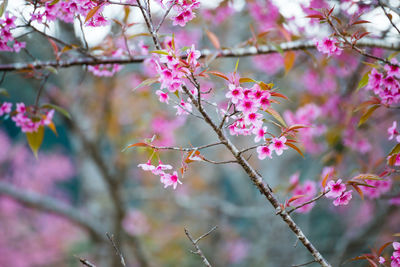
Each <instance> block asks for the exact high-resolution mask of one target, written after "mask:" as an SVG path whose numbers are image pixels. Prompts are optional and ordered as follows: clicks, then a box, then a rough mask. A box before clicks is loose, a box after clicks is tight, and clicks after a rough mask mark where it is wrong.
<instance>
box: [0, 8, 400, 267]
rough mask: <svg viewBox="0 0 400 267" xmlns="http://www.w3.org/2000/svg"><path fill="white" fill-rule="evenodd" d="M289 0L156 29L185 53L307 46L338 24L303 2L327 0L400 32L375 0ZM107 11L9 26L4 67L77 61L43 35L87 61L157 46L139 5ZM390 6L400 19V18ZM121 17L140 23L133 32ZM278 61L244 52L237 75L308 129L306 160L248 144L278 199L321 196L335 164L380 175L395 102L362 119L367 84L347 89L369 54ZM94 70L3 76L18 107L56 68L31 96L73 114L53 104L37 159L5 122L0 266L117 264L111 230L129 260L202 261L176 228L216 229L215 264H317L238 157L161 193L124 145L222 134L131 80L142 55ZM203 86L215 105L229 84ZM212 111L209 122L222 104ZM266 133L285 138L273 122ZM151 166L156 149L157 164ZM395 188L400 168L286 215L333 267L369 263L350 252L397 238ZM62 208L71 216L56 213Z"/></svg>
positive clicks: (1, 126) (197, 140)
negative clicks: (341, 197) (99, 19)
mask: <svg viewBox="0 0 400 267" xmlns="http://www.w3.org/2000/svg"><path fill="white" fill-rule="evenodd" d="M9 2H10V3H9V6H8V8H7V10H8V11H9V12H11V13H12V14H14V15H16V16H18V22H19V23H23V18H25V19H26V18H27V17H29V14H30V13H31V12H32V3H28V2H25V3H24V1H20V2H21V3H19V2H17V1H15V3H13V2H12V1H9ZM295 2H296V3H293V1H222V2H219V1H201V4H202V5H201V7H200V9H198V10H196V18H195V19H194V20H193V21H191V22H190V23H188V25H186V26H185V27H184V28H183V27H180V26H172V23H171V21H170V20H169V18H168V19H167V20H166V22H165V23H164V25H163V26H162V27H161V30H160V36H161V37H162V38H164V37H166V36H171V35H172V33H173V34H174V36H175V41H176V43H177V46H178V47H184V46H190V45H191V44H196V48H198V49H200V50H201V49H211V50H212V49H215V47H214V45H215V44H214V45H213V43H212V41H210V37H209V36H210V34H209V33H210V32H211V33H213V34H214V35H215V36H217V38H218V40H219V42H220V45H221V47H222V48H225V47H226V48H239V47H247V46H251V45H264V44H279V43H281V42H287V41H295V40H312V39H313V38H321V37H323V36H326V35H329V34H330V33H331V31H330V29H329V27H328V26H327V25H321V24H318V22H315V21H313V20H310V19H308V18H305V16H306V15H307V14H309V13H308V12H310V9H309V7H310V5H317V6H318V5H320V6H318V7H319V8H326V7H332V6H335V7H336V8H335V13H336V15H337V16H338V17H340V18H342V19H343V21H346V19H348V18H349V17H351V16H352V15H354V14H359V13H360V12H364V15H363V16H362V18H363V19H372V21H373V23H371V24H370V25H368V26H367V27H368V28H366V29H364V28H362V27H365V26H364V25H361V26H360V29H363V30H368V31H371V32H372V34H371V37H374V38H388V39H387V40H398V35H395V34H396V33H395V32H394V30H393V28H392V27H391V25H390V24H389V23H388V22H387V21H386V17H385V15H384V14H383V12H382V10H381V9H380V7H379V6H377V5H375V4H374V2H373V1H357V2H356V3H353V1H311V3H310V1H295ZM395 4H396V3H394V4H393V5H395ZM151 5H152V7H154V8H153V13H154V19H155V20H156V21H158V20H159V19H160V17H161V16H162V14H163V12H164V11H163V9H162V8H161V7H160V6H159V5H158V4H157V3H156V2H151ZM103 15H104V17H105V18H106V19H107V20H108V21H109V23H108V24H107V25H106V26H104V27H99V28H93V27H86V26H85V27H82V28H81V27H80V24H79V20H77V19H75V21H74V22H73V23H67V22H65V21H62V20H56V21H55V22H52V23H50V24H49V27H48V28H44V27H42V26H40V25H39V24H37V25H36V26H35V24H34V27H38V28H37V30H32V29H26V28H21V29H16V31H15V35H16V36H19V37H20V38H19V39H18V40H20V41H24V42H26V49H23V50H22V51H21V52H20V53H18V54H16V53H10V52H2V53H0V62H1V64H5V63H14V62H29V61H34V60H37V59H40V60H53V59H54V58H55V57H56V56H57V57H59V58H60V59H61V60H62V59H68V58H78V57H81V56H84V54H83V55H82V53H80V52H79V51H77V50H76V49H71V50H69V51H62V49H63V47H64V48H65V45H62V44H60V43H58V42H56V43H57V47H58V51H55V49H54V45H53V44H52V43H51V42H50V41H48V38H47V37H46V36H44V35H43V34H42V33H43V32H46V34H48V35H51V36H54V37H55V38H57V39H59V40H62V41H63V42H65V43H66V44H74V45H77V46H79V47H83V48H85V51H86V52H87V53H91V54H92V55H96V56H100V55H111V54H112V53H114V52H115V51H119V50H121V51H122V52H123V53H125V55H126V51H128V50H129V51H130V53H131V54H132V55H134V56H136V55H137V56H146V55H148V53H149V51H151V50H154V47H153V45H152V43H151V38H150V37H149V36H147V35H146V34H145V33H146V29H145V25H144V23H143V19H142V17H141V15H140V12H139V11H138V10H137V8H134V7H130V8H129V7H126V6H119V5H116V6H113V5H110V6H106V7H105V8H104V10H103ZM392 15H393V21H394V22H396V23H398V21H399V17H398V15H397V14H396V13H394V12H392ZM112 19H114V21H113V20H112ZM129 23H133V25H132V26H130V27H126V25H128V24H129ZM121 25H125V26H121ZM40 27H42V28H40ZM40 32H42V33H40ZM13 33H14V32H13ZM85 45H87V47H86V46H85ZM369 52H371V53H374V54H375V55H380V56H388V55H389V54H390V53H392V51H384V50H381V49H370V50H369ZM286 57H287V54H285V53H284V52H282V53H274V54H268V55H258V56H252V57H242V58H240V62H239V68H238V72H239V73H240V75H241V76H242V77H251V78H253V79H256V80H261V81H264V82H265V83H270V82H272V83H274V84H275V87H276V88H278V91H279V92H280V93H282V94H284V95H286V96H287V97H288V98H289V101H287V100H284V99H282V100H279V101H280V102H281V103H280V104H274V107H275V108H276V109H277V110H279V112H281V114H283V116H284V118H285V119H286V121H287V122H292V123H289V124H294V123H299V122H301V123H307V124H310V125H312V126H313V127H312V128H311V130H309V129H307V130H304V132H301V133H300V135H299V141H300V142H301V143H302V150H303V152H304V158H303V157H301V156H300V155H299V154H298V153H296V151H294V150H288V151H286V152H285V153H284V154H283V155H282V156H281V157H277V156H274V158H273V159H271V160H269V159H267V160H264V161H260V160H258V159H257V154H256V152H255V151H252V152H249V153H248V154H247V155H248V156H249V157H250V159H249V161H250V162H251V164H252V165H253V166H254V167H255V168H256V169H257V170H258V171H259V172H260V173H261V174H262V175H263V177H264V179H265V181H267V182H268V183H269V184H270V185H271V187H273V189H274V191H275V192H276V194H277V195H278V197H279V199H280V201H281V202H284V201H285V200H286V199H289V198H290V197H292V196H293V190H294V188H295V187H296V186H297V187H301V186H303V185H306V184H308V185H310V184H311V187H313V188H315V192H314V194H316V193H317V192H320V190H321V180H322V178H323V177H324V175H325V174H326V173H327V172H329V171H330V172H332V174H333V173H335V176H336V177H339V178H342V179H344V180H346V179H350V178H351V177H353V176H354V175H356V174H358V173H368V172H370V173H378V172H380V171H382V170H383V169H384V165H385V162H384V161H385V159H384V157H385V155H386V154H387V153H388V151H390V149H391V146H392V145H393V143H390V142H389V141H388V140H387V128H388V127H390V126H391V125H392V122H393V121H394V120H396V119H397V120H398V119H399V116H398V111H397V110H395V109H386V110H379V111H377V112H376V113H374V115H373V116H372V117H371V119H370V120H369V121H368V123H366V124H365V125H364V126H363V127H361V128H357V124H358V121H359V118H360V116H361V114H360V113H355V112H354V109H355V108H356V107H357V105H359V104H360V103H361V102H363V101H366V100H367V99H368V97H369V92H368V91H366V90H364V89H361V90H359V91H357V92H356V90H355V89H356V88H357V84H358V82H359V81H360V79H361V77H362V76H363V75H364V74H365V73H366V72H367V71H368V70H369V69H368V65H365V64H363V63H362V61H366V60H367V59H365V58H362V57H360V56H359V55H357V54H355V53H354V52H352V51H347V50H345V51H344V52H343V53H342V55H340V56H334V57H331V58H327V57H326V56H324V55H321V54H320V53H318V52H317V51H316V50H299V51H296V52H294V58H295V59H294V65H293V67H292V68H291V69H290V71H287V70H285V67H284V66H285V58H286ZM236 60H237V58H218V59H213V58H212V57H207V58H205V59H203V60H202V63H203V64H207V65H208V67H209V68H210V69H212V70H218V71H220V72H223V73H226V74H228V73H230V72H233V70H234V68H235V64H236ZM99 68H100V69H102V68H104V69H106V70H108V71H109V72H107V71H105V72H104V73H106V74H100V75H102V76H99V71H98V70H99V69H97V71H96V69H93V68H91V67H82V66H75V67H69V68H58V69H55V68H47V69H44V70H40V71H34V72H26V71H19V72H9V73H7V74H4V76H2V77H3V78H2V83H1V85H0V87H1V88H4V89H5V90H7V92H8V94H9V96H8V97H7V96H3V95H0V101H1V102H4V101H8V102H12V103H19V102H24V103H26V105H33V104H34V101H35V97H36V94H37V91H38V88H40V86H41V84H42V81H43V76H44V75H47V76H49V78H48V80H47V82H46V83H45V84H44V90H43V93H42V95H41V98H40V103H52V104H56V105H58V106H60V107H63V108H64V109H66V110H67V111H68V112H69V113H70V114H71V119H68V118H65V117H64V116H62V115H60V113H56V115H55V117H54V120H53V121H54V123H55V126H56V129H57V135H56V134H54V133H53V132H52V131H51V130H49V129H46V131H45V137H44V141H43V144H42V146H41V148H40V150H39V154H38V159H36V158H35V157H34V155H33V153H32V152H31V151H30V149H29V147H28V145H27V141H26V137H25V134H24V133H22V132H21V131H20V129H19V128H17V127H16V126H15V123H14V122H13V121H12V120H11V119H10V118H7V117H2V118H1V121H0V181H1V184H0V185H1V186H0V187H1V188H2V189H1V190H0V229H1V230H0V266H15V267H25V266H26V267H28V266H29V267H33V266H81V263H80V262H79V258H81V259H87V260H88V261H90V262H91V263H93V264H95V265H96V266H120V263H119V258H118V257H117V256H115V252H114V248H113V247H112V244H111V243H110V241H109V240H107V237H106V233H110V234H113V235H114V240H115V242H116V243H117V246H118V247H119V248H120V249H121V252H122V254H123V255H124V257H125V260H126V262H127V265H128V266H200V265H201V264H202V263H201V260H200V258H199V257H198V256H197V255H194V254H192V253H190V252H189V250H190V249H193V247H192V244H191V243H190V242H189V240H188V239H187V237H186V236H185V233H184V228H187V229H188V230H189V232H190V233H191V234H192V236H194V237H198V236H200V235H201V234H203V233H205V232H207V231H208V230H210V229H211V228H212V227H213V226H216V225H218V228H217V229H216V230H215V231H213V232H212V234H210V235H209V236H208V237H207V238H205V239H204V240H202V241H201V242H200V243H199V245H200V247H201V248H202V250H203V252H204V254H205V255H206V256H207V258H208V260H209V261H210V262H211V263H212V264H213V265H215V266H292V265H296V264H297V265H299V264H302V263H306V262H308V261H311V260H312V258H311V256H310V255H309V253H308V252H307V251H306V250H305V249H304V247H303V246H302V245H301V244H297V242H296V237H295V235H293V234H292V233H291V232H290V230H289V229H288V228H287V226H286V224H284V223H283V222H282V221H281V219H280V218H279V217H277V216H276V215H275V214H274V210H273V209H272V208H271V206H270V204H269V203H267V201H266V199H265V197H263V196H262V195H260V193H259V192H258V190H257V189H256V188H255V187H254V185H253V184H252V183H251V181H250V180H249V179H248V177H247V176H246V175H245V173H244V172H243V170H242V169H241V168H240V167H239V166H236V165H234V164H230V165H213V164H209V163H205V162H193V163H190V164H188V166H187V172H186V173H185V176H184V177H182V178H180V180H181V181H182V183H183V184H182V185H179V186H178V187H177V189H176V190H173V189H172V188H171V187H169V188H166V189H164V188H163V185H162V184H161V183H160V181H159V179H158V177H157V176H154V175H152V174H151V173H149V172H145V171H143V170H142V169H140V168H138V167H137V165H138V164H141V163H145V162H147V160H148V159H149V158H150V157H151V155H152V152H153V151H152V150H150V149H148V148H145V147H137V148H132V149H128V150H126V151H124V152H121V151H122V150H123V148H125V147H126V146H127V145H128V144H132V143H137V142H143V141H144V140H145V138H151V137H153V136H154V135H155V136H156V137H155V140H154V144H155V145H160V146H182V147H191V146H200V145H205V144H209V143H213V142H216V141H217V137H216V135H215V134H213V133H212V132H211V131H210V128H209V127H208V125H206V124H205V123H204V122H202V121H201V120H199V119H197V118H196V117H193V116H188V117H185V118H184V117H182V116H176V115H175V112H176V110H175V109H174V108H172V105H169V106H168V105H165V104H163V103H160V102H159V101H158V97H157V96H156V95H155V91H156V90H157V89H158V84H155V85H152V86H143V87H140V88H138V89H136V90H133V89H134V88H136V87H137V86H138V85H139V84H140V83H141V82H142V81H143V80H144V79H146V78H149V77H154V76H155V74H156V72H155V69H154V65H152V64H151V63H150V62H147V61H145V62H144V63H138V64H127V65H120V66H118V68H116V67H114V66H102V67H99ZM116 70H118V71H116ZM2 75H3V74H2ZM107 76H109V77H107ZM200 82H201V84H202V88H204V90H205V91H206V88H210V89H212V91H211V94H210V95H209V99H208V100H209V101H210V102H213V103H214V102H215V103H217V105H222V104H223V103H224V101H225V92H226V91H225V90H227V89H226V84H225V83H224V82H223V81H221V79H219V78H214V77H211V78H210V79H204V80H201V81H200ZM207 109H208V110H209V112H210V113H211V114H212V116H213V118H214V119H215V120H217V119H218V114H216V112H215V107H213V106H212V105H210V106H207ZM270 119H272V117H271V118H270ZM268 127H269V130H270V131H272V132H273V133H275V134H278V133H279V129H278V128H276V127H275V126H274V125H273V124H272V123H271V124H269V126H268ZM250 139H251V140H250ZM232 140H233V141H234V142H235V143H236V144H237V145H238V146H239V147H241V148H245V147H248V146H251V145H252V144H254V143H253V140H252V138H246V137H240V138H238V137H232ZM202 154H203V155H204V156H205V157H206V158H208V159H212V160H218V161H222V160H229V159H230V157H229V156H230V155H229V153H228V151H226V150H225V149H224V148H223V147H219V146H216V147H213V148H209V149H207V150H204V151H202ZM158 156H159V157H160V159H161V160H162V161H163V162H164V163H165V164H170V165H172V166H174V169H178V168H180V167H181V166H182V158H183V157H184V156H185V155H184V154H183V153H182V152H179V151H159V152H158ZM157 162H158V159H157V157H153V163H157ZM326 167H331V169H329V168H326ZM321 177H322V178H321ZM296 179H298V181H299V182H298V183H297V184H296V183H295V181H296ZM7 186H8V187H7ZM398 189H399V188H398V177H397V176H396V175H393V176H391V177H390V189H388V190H387V191H385V192H382V193H381V192H372V193H370V194H368V193H365V199H364V200H362V199H361V198H360V196H358V195H357V194H355V193H353V200H352V201H351V203H350V204H349V205H348V206H344V207H334V206H333V205H332V203H331V202H332V201H331V200H329V199H326V198H323V199H321V200H319V201H318V202H317V203H316V204H315V206H314V207H313V208H312V209H311V210H308V211H306V212H303V213H295V214H294V219H295V221H296V222H297V223H298V225H299V226H300V227H301V228H302V230H303V231H304V232H305V234H306V235H307V236H308V237H309V238H310V240H311V241H312V242H313V244H314V245H315V246H316V247H317V248H318V249H319V250H320V252H321V253H322V254H323V255H324V256H325V257H326V258H327V259H328V260H329V261H330V262H331V263H332V264H333V265H334V266H338V265H339V263H344V264H343V266H358V265H357V264H359V266H364V265H365V264H366V263H363V262H348V261H347V262H346V260H348V259H350V258H352V257H356V256H359V255H361V254H362V253H368V252H369V251H370V248H377V247H380V246H381V245H382V244H384V243H385V242H389V241H393V237H392V235H393V233H397V232H400V226H399V224H398V222H399V219H400V218H399V215H400V213H399V211H398V206H396V205H389V204H388V201H389V199H391V198H392V197H394V196H397V195H398V193H399V190H398ZM10 190H11V191H10ZM12 190H14V191H12ZM7 192H8V193H7ZM10 192H11V193H10ZM19 194H20V195H19ZM10 195H14V196H19V197H14V198H13V197H10ZM26 196H27V198H24V197H26ZM29 197H30V198H29ZM15 199H17V200H15ZM33 200H34V201H33ZM35 201H36V202H35ZM29 203H30V204H29ZM28 204H29V205H28ZM62 207H64V208H65V209H66V210H63V211H62V212H59V210H60V208H62ZM71 217H72V218H73V219H71ZM363 264H364V265H363ZM310 266H314V265H313V264H310ZM315 266H316V265H315Z"/></svg>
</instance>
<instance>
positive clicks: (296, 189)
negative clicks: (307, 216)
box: [290, 173, 317, 213]
mask: <svg viewBox="0 0 400 267" xmlns="http://www.w3.org/2000/svg"><path fill="white" fill-rule="evenodd" d="M290 187H291V188H293V191H292V194H293V196H294V197H296V196H298V197H299V198H297V199H295V200H293V201H292V202H291V203H290V204H291V205H292V206H300V205H302V204H304V203H305V202H307V201H310V200H311V199H313V198H314V196H315V194H316V192H317V190H316V185H315V182H314V181H310V180H307V181H305V182H304V183H303V184H300V183H299V174H298V173H295V174H293V175H292V177H290ZM314 205H315V202H312V203H310V204H307V205H304V206H303V207H301V208H298V209H296V212H298V213H307V212H309V211H311V210H312V208H313V207H314Z"/></svg>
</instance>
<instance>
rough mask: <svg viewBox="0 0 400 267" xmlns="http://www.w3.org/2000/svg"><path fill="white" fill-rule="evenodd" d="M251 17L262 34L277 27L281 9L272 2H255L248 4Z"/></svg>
mask: <svg viewBox="0 0 400 267" xmlns="http://www.w3.org/2000/svg"><path fill="white" fill-rule="evenodd" d="M248 6H249V12H250V15H251V16H252V17H253V19H254V21H255V22H256V23H257V26H258V28H259V31H260V32H264V31H267V30H269V29H271V28H274V27H276V25H277V20H278V19H279V9H278V8H277V7H276V6H275V5H274V4H273V3H272V1H253V2H250V3H249V4H248Z"/></svg>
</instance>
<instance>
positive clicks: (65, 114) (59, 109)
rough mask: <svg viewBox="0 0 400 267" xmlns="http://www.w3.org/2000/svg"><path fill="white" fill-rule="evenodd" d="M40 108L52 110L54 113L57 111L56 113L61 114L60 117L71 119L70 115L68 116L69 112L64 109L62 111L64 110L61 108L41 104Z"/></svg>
mask: <svg viewBox="0 0 400 267" xmlns="http://www.w3.org/2000/svg"><path fill="white" fill-rule="evenodd" d="M41 108H48V109H54V110H55V111H57V112H59V113H61V114H62V115H64V116H65V117H66V118H68V119H71V115H70V114H69V112H68V111H67V110H66V109H64V108H62V107H60V106H57V105H54V104H43V105H42V106H41Z"/></svg>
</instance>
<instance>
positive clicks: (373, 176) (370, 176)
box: [352, 173, 383, 180]
mask: <svg viewBox="0 0 400 267" xmlns="http://www.w3.org/2000/svg"><path fill="white" fill-rule="evenodd" d="M352 179H354V180H357V179H360V180H383V179H382V178H380V177H379V176H378V175H376V174H371V173H361V174H359V175H357V176H354V177H353V178H352Z"/></svg>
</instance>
